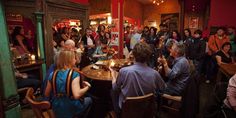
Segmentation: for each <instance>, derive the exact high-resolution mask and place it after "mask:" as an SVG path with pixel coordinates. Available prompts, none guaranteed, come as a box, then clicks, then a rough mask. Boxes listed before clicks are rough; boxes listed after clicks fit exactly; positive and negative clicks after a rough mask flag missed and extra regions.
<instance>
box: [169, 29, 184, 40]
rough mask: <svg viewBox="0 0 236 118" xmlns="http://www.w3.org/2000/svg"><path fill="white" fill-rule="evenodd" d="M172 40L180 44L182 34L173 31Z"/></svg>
mask: <svg viewBox="0 0 236 118" xmlns="http://www.w3.org/2000/svg"><path fill="white" fill-rule="evenodd" d="M170 38H171V39H174V40H175V41H177V42H180V41H181V37H180V34H179V32H178V31H177V30H174V31H172V35H171V37H170Z"/></svg>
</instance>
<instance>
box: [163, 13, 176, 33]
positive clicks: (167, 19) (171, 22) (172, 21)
mask: <svg viewBox="0 0 236 118" xmlns="http://www.w3.org/2000/svg"><path fill="white" fill-rule="evenodd" d="M161 23H163V24H166V25H167V26H168V28H169V30H170V31H173V30H178V29H179V13H169V14H161Z"/></svg>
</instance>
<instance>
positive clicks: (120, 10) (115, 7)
mask: <svg viewBox="0 0 236 118" xmlns="http://www.w3.org/2000/svg"><path fill="white" fill-rule="evenodd" d="M111 6H112V7H111V11H112V13H111V14H112V19H118V24H116V25H118V32H119V35H118V39H119V47H118V51H119V57H120V58H122V57H123V48H124V35H123V34H124V31H123V19H124V0H112V1H111Z"/></svg>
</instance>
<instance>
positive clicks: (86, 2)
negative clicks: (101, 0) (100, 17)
mask: <svg viewBox="0 0 236 118" xmlns="http://www.w3.org/2000/svg"><path fill="white" fill-rule="evenodd" d="M69 1H72V2H77V3H80V4H88V3H89V2H88V0H69Z"/></svg>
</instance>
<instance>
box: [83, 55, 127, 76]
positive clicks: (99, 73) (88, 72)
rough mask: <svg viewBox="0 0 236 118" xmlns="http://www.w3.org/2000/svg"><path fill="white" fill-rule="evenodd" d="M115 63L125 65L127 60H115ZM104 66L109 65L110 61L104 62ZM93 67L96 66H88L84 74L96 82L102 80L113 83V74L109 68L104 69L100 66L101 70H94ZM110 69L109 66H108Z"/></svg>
mask: <svg viewBox="0 0 236 118" xmlns="http://www.w3.org/2000/svg"><path fill="white" fill-rule="evenodd" d="M113 61H114V62H115V63H120V64H121V63H124V62H125V61H126V60H125V59H115V60H113ZM102 62H104V64H109V60H107V61H102ZM93 66H95V64H91V65H89V66H86V67H85V68H83V69H82V72H83V74H84V75H85V76H86V77H88V78H90V79H94V80H102V81H111V80H112V77H111V72H110V70H109V69H108V68H102V66H99V69H94V68H93ZM107 67H108V66H107Z"/></svg>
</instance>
